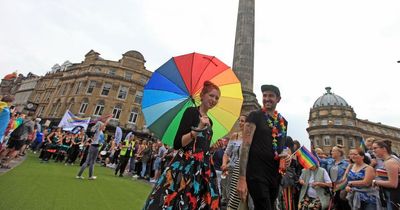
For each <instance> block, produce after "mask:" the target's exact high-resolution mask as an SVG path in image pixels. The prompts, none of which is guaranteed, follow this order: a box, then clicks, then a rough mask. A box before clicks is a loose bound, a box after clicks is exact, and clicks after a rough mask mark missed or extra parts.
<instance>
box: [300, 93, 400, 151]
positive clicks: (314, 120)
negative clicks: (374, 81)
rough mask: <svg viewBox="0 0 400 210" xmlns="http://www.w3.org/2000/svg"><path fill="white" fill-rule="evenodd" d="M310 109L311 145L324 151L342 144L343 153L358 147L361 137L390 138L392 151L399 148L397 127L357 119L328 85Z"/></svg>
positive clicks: (309, 130) (351, 108) (399, 131)
mask: <svg viewBox="0 0 400 210" xmlns="http://www.w3.org/2000/svg"><path fill="white" fill-rule="evenodd" d="M325 90H326V93H324V94H323V95H322V96H320V97H319V98H318V99H317V100H316V101H315V102H314V105H313V107H312V108H311V109H310V115H309V119H308V128H307V132H308V135H309V138H310V141H311V144H312V145H314V147H315V148H317V147H318V148H321V149H322V150H324V152H325V153H327V154H329V151H330V150H331V149H332V147H333V146H335V145H342V146H344V148H345V151H346V153H348V151H349V150H350V149H351V148H356V147H359V146H360V143H361V141H362V139H366V138H368V137H375V139H389V140H391V141H392V142H393V143H392V150H393V151H394V152H396V153H398V152H399V151H400V129H399V128H396V127H392V126H388V125H383V124H381V123H374V122H370V121H368V120H361V119H357V115H356V113H355V112H354V109H353V107H351V106H350V105H349V104H348V103H347V101H346V100H345V99H343V98H342V97H341V96H339V95H337V94H335V93H333V92H332V91H331V88H330V87H326V88H325Z"/></svg>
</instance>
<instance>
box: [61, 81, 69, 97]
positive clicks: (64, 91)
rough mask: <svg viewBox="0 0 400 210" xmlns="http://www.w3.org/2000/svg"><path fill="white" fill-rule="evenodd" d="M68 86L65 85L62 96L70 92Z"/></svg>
mask: <svg viewBox="0 0 400 210" xmlns="http://www.w3.org/2000/svg"><path fill="white" fill-rule="evenodd" d="M68 86H69V85H68V84H65V85H64V88H63V89H62V92H61V95H62V96H63V95H65V93H66V92H67V90H68Z"/></svg>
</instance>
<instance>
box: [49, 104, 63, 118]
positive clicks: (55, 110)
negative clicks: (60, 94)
mask: <svg viewBox="0 0 400 210" xmlns="http://www.w3.org/2000/svg"><path fill="white" fill-rule="evenodd" d="M60 105H61V102H60V100H57V102H55V103H53V108H52V110H51V113H50V115H51V116H53V117H55V116H56V115H57V112H58V109H59V108H60Z"/></svg>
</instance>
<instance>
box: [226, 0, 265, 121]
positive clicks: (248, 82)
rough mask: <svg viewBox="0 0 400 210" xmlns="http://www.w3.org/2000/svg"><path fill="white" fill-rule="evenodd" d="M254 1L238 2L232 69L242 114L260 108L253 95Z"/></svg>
mask: <svg viewBox="0 0 400 210" xmlns="http://www.w3.org/2000/svg"><path fill="white" fill-rule="evenodd" d="M254 1H255V0H239V9H238V16H237V23H236V36H235V48H234V53H233V65H232V69H233V71H234V72H235V74H236V76H237V77H238V78H239V80H240V82H241V84H242V91H243V99H244V101H243V106H242V113H243V114H248V113H249V112H251V111H254V110H257V109H259V108H260V105H259V104H258V102H257V98H256V95H255V94H254V93H253V77H254V20H255V17H254V11H255V4H254V3H255V2H254Z"/></svg>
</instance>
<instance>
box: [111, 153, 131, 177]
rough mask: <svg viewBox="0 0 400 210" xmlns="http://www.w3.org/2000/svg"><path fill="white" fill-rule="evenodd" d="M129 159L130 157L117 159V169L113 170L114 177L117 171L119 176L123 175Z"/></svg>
mask: <svg viewBox="0 0 400 210" xmlns="http://www.w3.org/2000/svg"><path fill="white" fill-rule="evenodd" d="M129 158H130V157H127V156H121V157H119V163H118V166H117V168H116V169H115V175H117V173H118V170H119V174H120V175H122V174H124V171H125V168H126V165H128V162H129Z"/></svg>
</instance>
